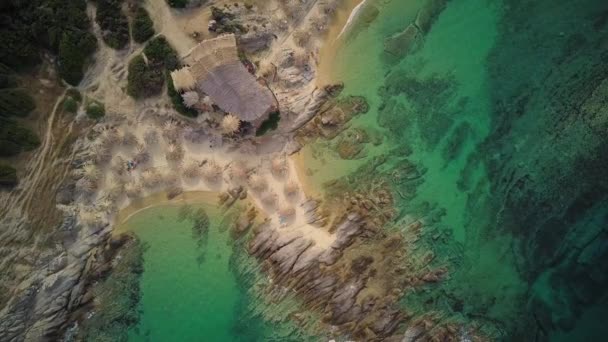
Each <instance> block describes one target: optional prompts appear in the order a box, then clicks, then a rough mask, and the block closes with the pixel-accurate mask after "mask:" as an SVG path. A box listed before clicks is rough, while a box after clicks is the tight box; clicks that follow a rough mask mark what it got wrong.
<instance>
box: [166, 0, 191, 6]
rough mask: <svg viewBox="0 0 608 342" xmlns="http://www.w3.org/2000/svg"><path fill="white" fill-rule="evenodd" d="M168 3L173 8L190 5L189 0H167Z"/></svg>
mask: <svg viewBox="0 0 608 342" xmlns="http://www.w3.org/2000/svg"><path fill="white" fill-rule="evenodd" d="M167 3H168V4H169V6H171V7H173V8H184V7H186V6H187V5H188V0H167Z"/></svg>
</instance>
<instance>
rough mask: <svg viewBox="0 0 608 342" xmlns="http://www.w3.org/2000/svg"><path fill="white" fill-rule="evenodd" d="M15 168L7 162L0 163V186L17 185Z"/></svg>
mask: <svg viewBox="0 0 608 342" xmlns="http://www.w3.org/2000/svg"><path fill="white" fill-rule="evenodd" d="M18 181H19V180H18V178H17V170H15V168H14V167H12V166H10V165H7V164H0V186H6V187H12V186H15V185H17V183H18Z"/></svg>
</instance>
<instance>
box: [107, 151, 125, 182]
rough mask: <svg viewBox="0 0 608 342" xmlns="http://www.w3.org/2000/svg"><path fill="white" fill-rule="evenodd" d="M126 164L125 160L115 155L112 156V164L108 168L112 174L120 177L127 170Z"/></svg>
mask: <svg viewBox="0 0 608 342" xmlns="http://www.w3.org/2000/svg"><path fill="white" fill-rule="evenodd" d="M126 165H127V162H126V161H125V160H124V159H123V158H122V157H121V156H116V157H114V160H113V161H112V166H111V168H110V170H111V171H112V174H114V175H115V176H118V177H122V176H124V175H125V173H126V171H127V169H126Z"/></svg>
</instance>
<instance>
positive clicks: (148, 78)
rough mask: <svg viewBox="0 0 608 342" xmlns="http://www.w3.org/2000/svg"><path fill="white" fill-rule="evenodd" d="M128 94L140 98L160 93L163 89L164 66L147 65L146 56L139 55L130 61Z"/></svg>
mask: <svg viewBox="0 0 608 342" xmlns="http://www.w3.org/2000/svg"><path fill="white" fill-rule="evenodd" d="M127 82H128V84H127V94H129V96H131V97H133V98H136V99H139V98H145V97H150V96H154V95H158V94H160V92H161V91H162V90H163V85H164V76H163V69H162V67H156V68H155V67H154V66H152V65H147V64H146V61H145V60H144V57H143V56H142V55H138V56H136V57H135V58H133V59H132V60H131V62H130V63H129V74H128V76H127Z"/></svg>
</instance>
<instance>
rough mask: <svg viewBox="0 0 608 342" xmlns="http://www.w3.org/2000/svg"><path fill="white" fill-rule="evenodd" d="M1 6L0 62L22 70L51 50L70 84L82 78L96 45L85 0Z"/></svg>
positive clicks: (35, 0) (42, 0)
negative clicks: (90, 30)
mask: <svg viewBox="0 0 608 342" xmlns="http://www.w3.org/2000/svg"><path fill="white" fill-rule="evenodd" d="M0 8H1V9H2V20H1V21H0V46H1V47H2V48H0V63H3V64H5V65H6V66H8V67H10V68H13V69H15V70H23V69H27V68H30V67H33V66H36V65H37V64H38V63H40V60H41V58H40V55H41V53H44V52H46V51H51V52H52V53H54V54H56V55H57V56H58V59H57V61H58V62H57V63H58V67H59V68H58V71H59V74H60V76H61V77H62V78H63V79H64V80H65V81H66V82H68V83H70V84H73V85H75V84H78V83H79V82H80V81H81V79H82V76H83V69H84V65H85V63H86V61H87V58H88V57H89V56H90V55H91V54H92V53H93V52H94V51H95V49H96V46H97V43H96V40H95V36H93V34H92V33H91V32H89V29H90V26H91V25H90V24H91V23H90V20H89V17H88V16H87V14H86V2H85V1H84V0H29V1H4V2H3V4H2V5H1V6H0Z"/></svg>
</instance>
